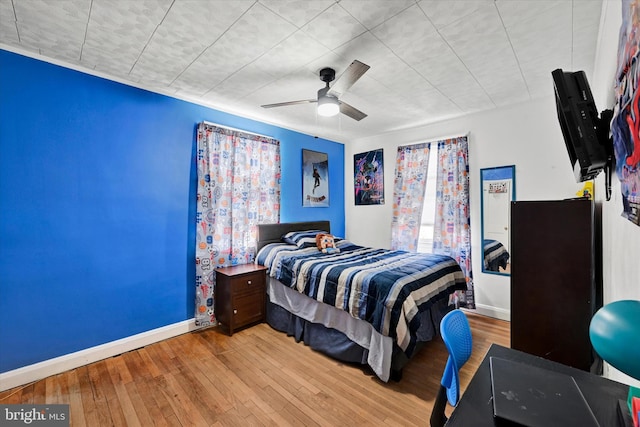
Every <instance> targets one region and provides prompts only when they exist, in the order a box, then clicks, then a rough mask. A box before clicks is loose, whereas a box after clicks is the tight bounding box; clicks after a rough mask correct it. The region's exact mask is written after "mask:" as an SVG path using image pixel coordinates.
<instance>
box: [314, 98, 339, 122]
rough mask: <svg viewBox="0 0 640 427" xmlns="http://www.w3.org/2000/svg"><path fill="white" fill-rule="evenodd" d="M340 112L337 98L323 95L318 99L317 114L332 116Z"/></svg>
mask: <svg viewBox="0 0 640 427" xmlns="http://www.w3.org/2000/svg"><path fill="white" fill-rule="evenodd" d="M339 112H340V104H339V102H338V98H336V97H334V96H330V95H325V96H323V97H321V98H319V99H318V114H319V115H321V116H323V117H333V116H335V115H336V114H338V113H339Z"/></svg>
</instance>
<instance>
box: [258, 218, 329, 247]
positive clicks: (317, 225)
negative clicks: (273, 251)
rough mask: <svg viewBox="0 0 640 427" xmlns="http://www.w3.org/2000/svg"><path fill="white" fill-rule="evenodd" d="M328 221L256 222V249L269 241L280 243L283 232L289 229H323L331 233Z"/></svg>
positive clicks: (285, 232)
mask: <svg viewBox="0 0 640 427" xmlns="http://www.w3.org/2000/svg"><path fill="white" fill-rule="evenodd" d="M330 227H331V224H330V223H329V221H305V222H283V223H280V224H258V245H257V247H258V249H257V250H260V249H262V248H263V247H264V246H265V245H268V244H269V243H280V242H282V240H281V238H282V235H283V234H287V233H288V232H290V231H304V230H325V231H327V232H329V233H331V229H330Z"/></svg>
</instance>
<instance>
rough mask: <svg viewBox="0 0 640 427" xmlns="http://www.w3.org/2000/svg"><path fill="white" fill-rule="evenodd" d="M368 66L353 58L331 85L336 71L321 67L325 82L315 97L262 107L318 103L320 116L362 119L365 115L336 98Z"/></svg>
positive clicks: (321, 74) (321, 75)
mask: <svg viewBox="0 0 640 427" xmlns="http://www.w3.org/2000/svg"><path fill="white" fill-rule="evenodd" d="M369 68H370V67H369V66H368V65H367V64H364V63H362V62H360V61H358V60H355V61H353V62H352V63H351V65H349V67H347V69H346V70H345V71H344V73H342V75H341V76H340V77H339V78H338V80H336V82H335V83H334V84H333V86H331V87H329V83H330V82H332V81H333V80H335V78H336V71H335V70H334V69H333V68H323V69H322V70H320V80H322V81H323V82H325V87H323V88H322V89H320V90H319V91H318V98H317V99H304V100H300V101H289V102H279V103H277V104H266V105H261V107H263V108H274V107H285V106H288V105H297V104H311V103H314V102H315V103H318V114H319V115H321V116H326V117H330V116H335V115H336V114H338V113H342V114H344V115H345V116H349V117H351V118H352V119H354V120H358V121H360V120H362V119H364V118H365V117H367V115H366V114H365V113H363V112H362V111H360V110H358V109H357V108H355V107H352V106H351V105H349V104H347V103H346V102H344V101H340V100H339V99H338V98H339V97H340V95H342V94H343V93H345V92H346V91H347V90H349V88H350V87H351V86H353V84H354V83H355V82H357V81H358V79H359V78H360V77H362V75H363V74H364V73H366V72H367V70H368V69H369Z"/></svg>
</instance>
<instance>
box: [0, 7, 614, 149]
mask: <svg viewBox="0 0 640 427" xmlns="http://www.w3.org/2000/svg"><path fill="white" fill-rule="evenodd" d="M601 7H602V0H549V1H544V0H464V1H463V0H448V1H447V0H421V1H417V0H336V1H334V0H257V1H254V0H228V1H216V0H0V47H2V45H4V46H7V47H9V48H16V49H18V50H24V51H27V52H32V53H33V54H34V56H36V57H38V55H42V56H43V57H45V58H44V59H47V58H51V59H52V60H54V61H57V62H60V61H62V62H63V63H66V64H69V66H71V67H74V68H77V69H81V70H88V71H89V72H92V71H91V70H93V72H95V73H96V74H99V75H103V76H105V75H106V76H111V77H113V78H114V79H116V80H118V81H123V82H130V83H131V84H134V85H136V86H139V87H143V88H146V89H150V90H155V91H158V92H161V93H165V94H170V95H174V96H177V97H180V98H183V99H188V100H192V101H195V102H199V103H202V104H204V105H207V106H211V107H213V108H216V109H219V110H222V111H226V112H230V113H234V114H238V115H241V116H244V117H249V118H253V119H257V120H261V121H264V122H268V123H273V124H276V125H279V126H283V127H286V128H289V129H294V130H298V131H302V132H305V133H308V134H311V135H317V136H320V137H324V138H328V139H332V140H335V141H341V142H347V141H349V140H352V139H356V138H360V137H365V136H370V135H376V134H381V133H385V132H389V131H392V130H397V129H403V128H409V127H414V126H418V125H422V124H428V123H432V122H436V121H440V120H444V119H447V118H452V117H456V116H461V115H464V114H468V113H472V112H476V111H480V110H487V109H492V108H495V107H499V106H505V105H509V104H513V103H518V102H522V101H526V100H530V99H534V98H539V97H543V96H549V95H551V94H552V93H553V83H552V80H551V71H552V70H554V69H555V68H563V69H565V70H584V71H586V73H587V76H588V77H591V72H592V69H593V64H594V59H595V50H596V43H597V37H598V27H599V24H600V12H601ZM354 59H358V60H360V61H362V62H364V63H366V64H368V65H370V66H371V69H370V70H369V71H368V72H367V73H366V74H365V75H364V76H363V77H362V78H361V79H360V80H358V81H357V82H356V84H355V85H353V86H352V87H351V89H350V90H349V91H347V92H346V93H345V94H343V95H342V96H341V98H340V99H342V100H343V101H345V102H348V103H349V104H351V105H352V106H354V107H356V108H357V109H359V110H361V111H363V112H365V113H366V114H368V115H369V116H368V117H366V118H365V119H363V120H362V121H359V122H357V121H355V120H352V119H351V118H349V117H347V116H344V115H339V116H337V117H333V118H323V117H318V116H317V115H316V112H315V104H305V105H295V106H287V107H281V108H273V109H264V108H261V107H260V105H262V104H271V103H277V102H284V101H293V100H301V99H313V98H315V97H316V92H317V90H318V89H320V88H321V87H323V85H324V83H323V82H321V81H320V79H319V77H318V72H319V70H320V69H321V68H324V67H332V68H334V69H335V70H336V72H337V76H340V74H341V73H342V72H343V71H344V70H345V68H346V67H347V66H348V65H349V64H350V63H351V61H353V60H354Z"/></svg>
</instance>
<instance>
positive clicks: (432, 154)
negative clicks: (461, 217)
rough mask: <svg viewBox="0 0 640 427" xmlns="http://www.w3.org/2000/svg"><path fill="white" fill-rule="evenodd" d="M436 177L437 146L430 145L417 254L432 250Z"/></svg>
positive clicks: (434, 144)
mask: <svg viewBox="0 0 640 427" xmlns="http://www.w3.org/2000/svg"><path fill="white" fill-rule="evenodd" d="M437 176H438V144H437V143H435V142H434V143H432V144H431V149H430V150H429V166H428V168H427V185H426V189H425V191H424V205H423V208H422V219H421V221H420V234H419V235H418V252H422V253H428V254H430V253H431V252H432V249H433V227H434V222H435V217H436V179H437Z"/></svg>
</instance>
